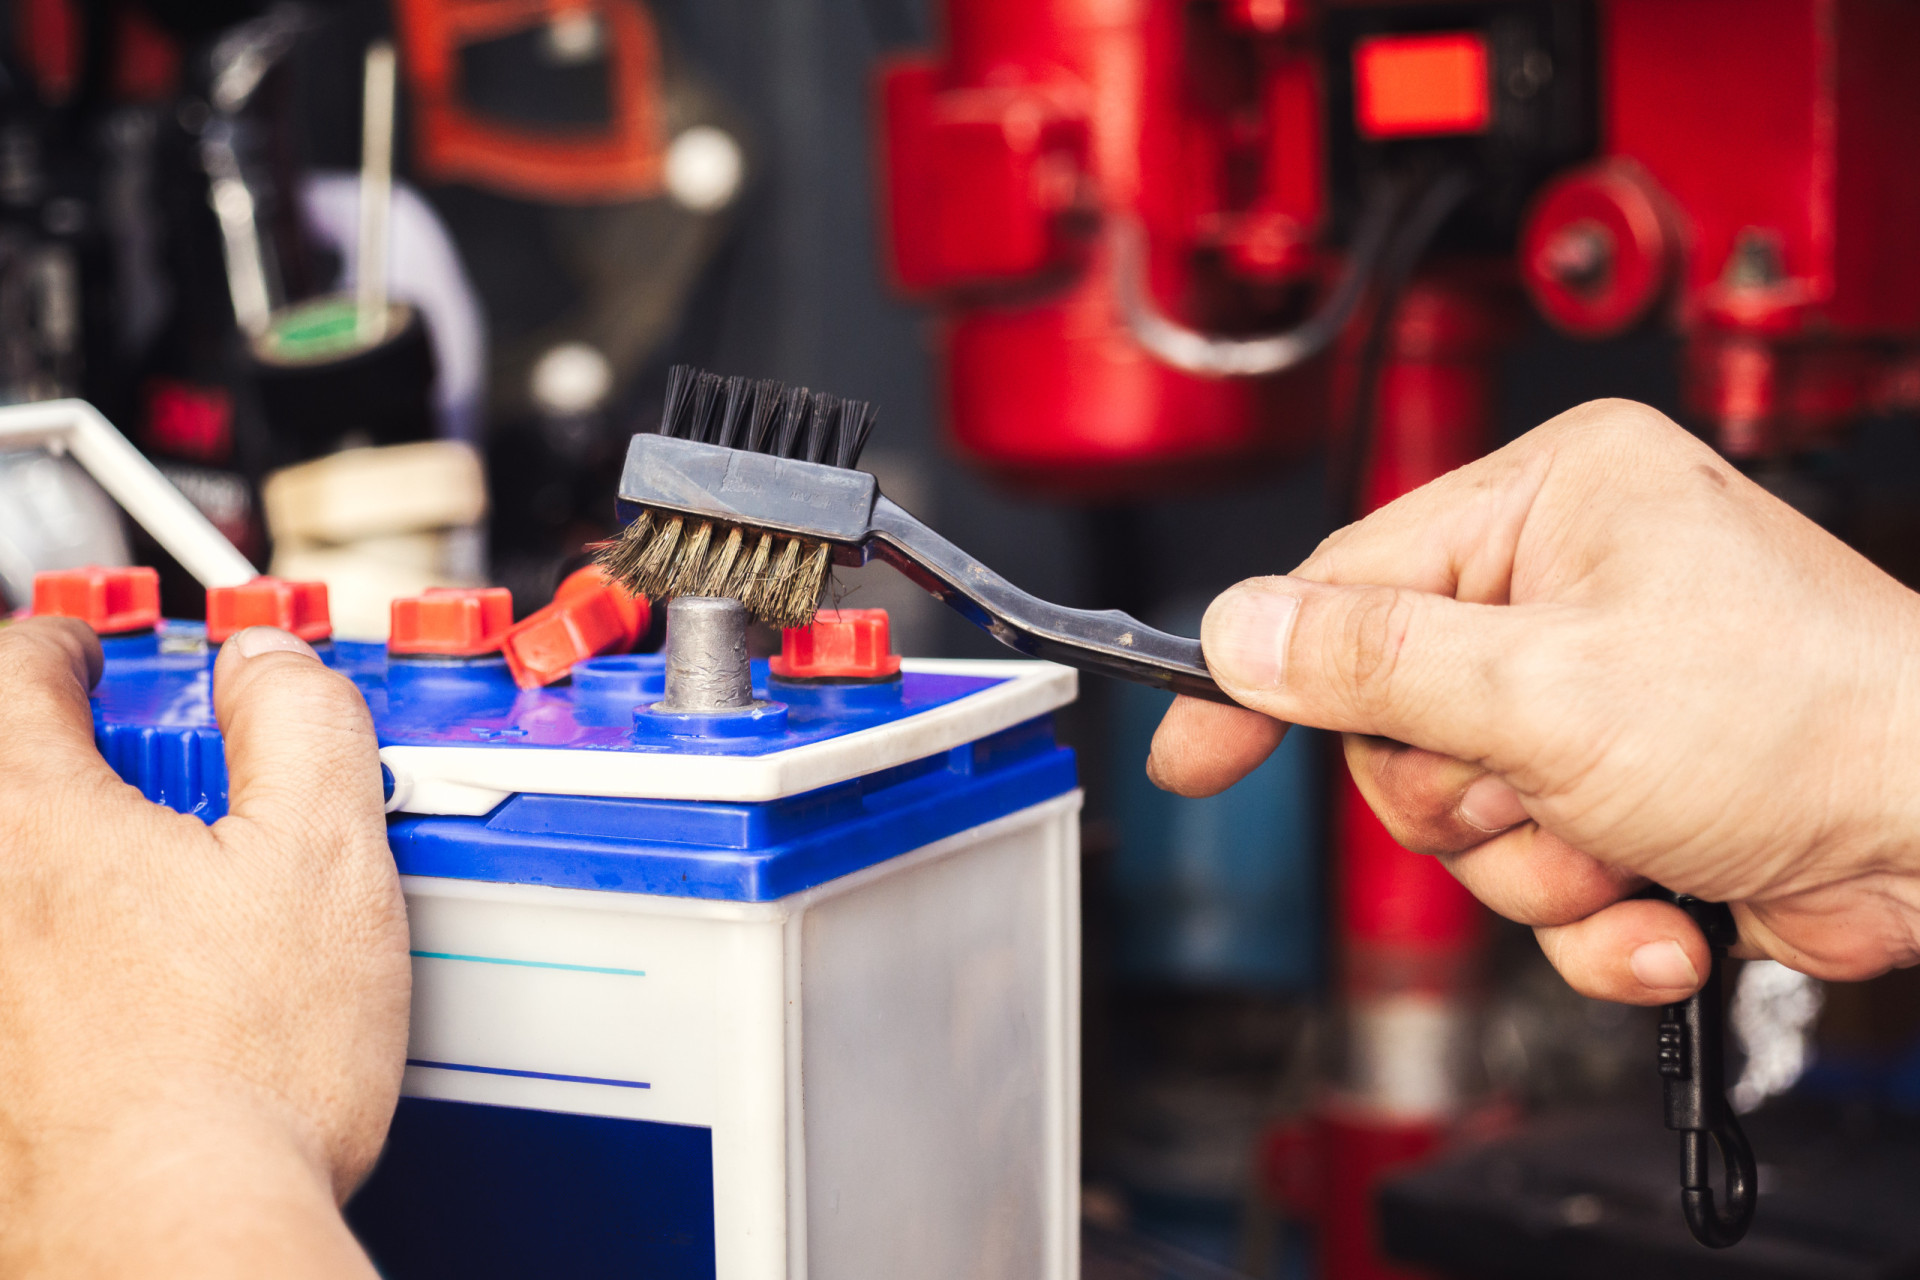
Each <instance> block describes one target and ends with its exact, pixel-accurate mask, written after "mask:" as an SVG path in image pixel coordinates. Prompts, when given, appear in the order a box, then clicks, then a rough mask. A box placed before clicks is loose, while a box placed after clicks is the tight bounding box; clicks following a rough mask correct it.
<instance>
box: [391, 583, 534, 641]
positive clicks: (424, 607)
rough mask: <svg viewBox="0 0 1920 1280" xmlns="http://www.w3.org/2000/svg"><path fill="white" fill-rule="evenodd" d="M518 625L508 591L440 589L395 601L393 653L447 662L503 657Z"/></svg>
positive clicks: (511, 595)
mask: <svg viewBox="0 0 1920 1280" xmlns="http://www.w3.org/2000/svg"><path fill="white" fill-rule="evenodd" d="M512 625H513V593H512V592H510V591H508V590H507V589H506V588H505V587H436V588H434V589H433V590H430V591H425V592H422V593H421V594H419V595H417V596H402V597H401V598H400V599H398V600H395V601H394V602H393V615H392V626H391V628H390V630H389V632H388V636H387V652H388V653H397V654H419V655H425V656H432V657H442V658H478V657H483V656H485V655H486V654H490V653H498V652H499V651H500V642H501V641H502V640H504V639H505V638H506V635H507V629H508V628H509V627H511V626H512Z"/></svg>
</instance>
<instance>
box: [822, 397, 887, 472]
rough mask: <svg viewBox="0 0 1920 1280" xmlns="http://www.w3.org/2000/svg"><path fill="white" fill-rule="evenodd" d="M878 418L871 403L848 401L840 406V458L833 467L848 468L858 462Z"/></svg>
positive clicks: (876, 411)
mask: <svg viewBox="0 0 1920 1280" xmlns="http://www.w3.org/2000/svg"><path fill="white" fill-rule="evenodd" d="M879 416H880V413H879V411H878V410H877V409H875V408H874V407H873V404H872V402H871V401H867V400H849V401H847V402H846V403H845V404H843V405H841V406H840V456H839V457H838V458H836V459H835V460H834V464H833V465H834V466H836V467H849V468H850V467H852V466H853V465H854V464H855V463H857V462H859V461H860V453H861V450H863V449H865V448H866V447H867V437H868V436H870V435H872V434H873V424H874V422H875V421H876V420H877V419H878V418H879Z"/></svg>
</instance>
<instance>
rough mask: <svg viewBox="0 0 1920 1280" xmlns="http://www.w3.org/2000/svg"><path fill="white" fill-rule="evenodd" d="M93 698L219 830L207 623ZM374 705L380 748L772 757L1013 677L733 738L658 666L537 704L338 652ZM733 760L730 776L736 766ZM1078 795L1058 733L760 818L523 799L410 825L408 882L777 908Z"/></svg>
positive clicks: (485, 670) (848, 707) (835, 689)
mask: <svg viewBox="0 0 1920 1280" xmlns="http://www.w3.org/2000/svg"><path fill="white" fill-rule="evenodd" d="M102 647H103V648H104V649H105V652H106V666H105V672H104V674H103V675H102V677H101V680H100V684H99V687H98V688H97V689H96V690H95V696H94V699H93V718H94V732H95V737H96V740H97V741H98V743H99V745H100V750H101V754H102V755H103V756H105V758H106V759H107V761H108V763H109V764H110V765H112V766H113V768H114V770H115V771H116V772H117V773H119V775H120V776H121V777H122V778H124V779H126V781H127V782H129V783H131V784H132V785H134V786H135V787H138V788H139V789H140V790H141V791H142V792H143V793H144V794H145V795H146V796H147V797H148V798H149V799H151V800H153V801H155V802H156V803H159V804H164V805H166V806H168V807H170V808H173V809H176V810H178V811H180V812H182V813H190V814H194V815H196V816H198V817H200V818H201V819H203V820H204V821H207V822H213V821H215V820H217V819H218V818H220V817H221V816H222V815H224V814H225V813H226V807H227V775H226V760H225V755H224V751H223V747H222V744H221V741H220V733H219V728H218V726H217V725H216V724H215V722H214V718H213V710H212V702H211V691H212V681H211V655H210V654H209V653H208V652H207V649H206V646H205V644H204V633H203V632H202V630H201V629H200V628H199V627H198V625H197V624H192V623H175V622H169V623H165V624H163V625H162V627H161V628H160V629H159V631H157V632H155V633H149V634H144V635H136V636H129V637H117V638H110V639H108V640H106V641H104V642H103V646H102ZM322 650H323V657H324V658H325V660H326V661H327V662H328V664H329V665H330V666H333V667H335V668H336V669H337V670H339V671H341V672H343V673H344V674H346V675H348V676H349V677H350V678H352V680H353V681H354V683H355V684H356V685H357V686H359V688H360V690H361V692H362V693H363V694H364V695H365V696H366V699H367V704H368V706H369V708H370V709H371V710H372V712H373V718H374V726H375V730H376V732H377V734H378V736H379V741H380V745H381V746H382V747H383V748H387V747H457V748H461V749H464V750H472V751H488V752H501V751H506V752H512V751H524V750H529V749H536V748H538V749H544V750H548V751H552V750H561V751H582V752H595V753H606V752H618V753H628V754H638V755H673V756H713V757H719V756H727V757H734V758H741V757H765V756H771V755H773V754H774V753H778V752H782V751H791V750H794V749H796V748H801V747H806V746H809V745H811V744H817V743H822V742H826V741H828V740H831V739H834V738H838V737H844V736H846V735H849V734H853V733H857V732H861V731H864V730H870V729H874V728H877V727H879V726H884V725H890V724H897V723H900V722H904V721H908V720H910V719H912V718H913V717H916V716H924V715H926V714H927V713H929V712H931V711H934V710H936V709H938V708H942V707H947V706H949V705H951V704H954V703H956V702H959V701H961V700H964V699H967V698H970V697H977V696H979V695H981V694H983V693H984V692H986V691H987V690H989V689H992V688H994V687H995V686H998V685H1001V684H1003V683H1004V682H1005V681H1006V679H1007V678H1008V677H1006V676H999V675H978V674H948V673H936V672H918V671H907V672H904V673H903V674H902V676H901V678H900V679H899V680H897V681H892V682H886V683H883V684H868V685H845V684H825V683H812V682H807V683H799V682H782V681H778V680H774V681H772V682H769V677H768V673H767V670H766V664H765V663H764V662H756V663H754V664H753V667H754V671H753V679H754V695H755V697H756V699H759V700H762V701H763V702H765V703H766V704H767V706H766V707H764V708H762V710H761V712H760V713H759V714H757V715H754V716H749V717H735V718H732V719H731V720H730V721H728V722H727V723H724V724H719V725H715V724H711V723H706V722H702V721H700V720H699V719H698V718H691V719H690V718H687V717H673V716H662V715H658V714H656V713H654V712H652V711H651V710H650V708H651V706H652V704H653V703H654V702H656V701H657V700H658V699H659V697H660V696H661V691H662V687H663V684H664V679H665V671H664V663H663V660H662V659H661V658H660V657H658V656H657V655H643V656H631V657H614V658H596V659H592V660H590V661H588V662H585V663H582V664H580V665H579V666H578V667H576V668H575V670H574V676H573V679H572V680H571V681H569V682H567V683H564V684H561V685H558V686H554V687H551V688H547V689H539V690H523V689H519V688H517V687H516V686H515V685H514V684H513V682H512V680H511V679H510V678H509V677H508V674H507V671H506V668H505V664H504V663H503V662H501V661H500V660H498V659H479V660H420V659H407V658H395V659H392V660H389V658H388V657H387V654H386V651H385V649H384V647H383V646H380V645H377V644H355V643H351V642H347V641H337V642H334V643H333V644H331V645H326V646H322ZM718 763H719V761H716V764H718ZM1074 786H1075V771H1074V761H1073V753H1072V752H1071V751H1069V750H1067V749H1065V748H1062V747H1060V746H1058V745H1057V744H1056V743H1055V742H1054V739H1053V728H1052V717H1051V716H1050V715H1039V716H1035V717H1030V718H1027V719H1024V720H1021V721H1019V722H1018V723H1014V724H1012V725H1010V726H1007V727H1004V728H999V729H997V730H995V731H993V732H990V733H987V734H985V735H984V736H982V737H980V738H978V739H976V740H974V741H970V742H966V743H964V744H960V745H956V746H953V747H951V748H949V749H947V750H943V751H941V752H939V753H937V754H934V755H929V756H924V757H921V758H918V759H912V760H906V761H901V762H898V763H892V764H889V765H887V766H886V767H882V768H877V769H875V770H873V771H871V772H869V773H866V774H864V775H863V776H859V777H854V778H849V779H846V780H844V781H840V782H836V783H833V784H832V785H828V786H824V787H820V788H817V789H814V790H811V791H807V792H804V793H802V794H798V795H792V796H785V797H781V798H778V799H772V800H765V801H758V802H738V803H736V802H728V801H713V800H684V799H647V798H636V797H632V796H567V795H550V794H514V795H510V796H508V798H506V799H505V800H504V801H502V802H501V803H499V804H498V805H497V806H495V807H494V809H493V810H492V811H491V812H489V813H486V814H481V815H475V816H446V815H401V814H396V815H394V816H393V817H392V819H391V820H390V822H389V827H388V837H389V840H390V842H391V844H392V846H393V851H394V857H395V860H396V862H397V863H398V864H399V868H400V871H401V873H402V874H407V875H425V876H443V877H449V878H455V879H471V880H490V881H501V882H507V883H514V884H541V885H556V886H567V887H573V888H585V889H602V890H612V891H617V892H630V893H653V894H669V895H675V896H683V897H697V898H720V899H729V900H735V901H766V900H770V899H774V898H779V897H783V896H785V895H787V894H790V893H795V892H798V891H800V890H802V889H806V888H809V887H811V886H813V885H816V884H820V883H822V882H824V881H827V880H830V879H833V878H835V877H837V876H841V875H845V874H848V873H849V872H852V871H856V870H859V869H860V868H862V867H866V866H870V865H872V864H874V863H876V862H880V861H883V860H885V859H887V858H890V857H894V856H897V855H898V854H901V853H905V852H908V851H910V850H912V849H916V848H920V847H922V846H924V845H927V844H930V843H932V842H933V841H936V840H940V839H943V838H945V837H947V836H949V835H953V834H956V833H958V832H960V831H963V830H967V829H969V828H972V827H976V826H979V825H981V824H982V823H985V822H989V821H992V820H993V819H995V818H998V817H1002V816H1004V815H1006V814H1009V813H1013V812H1015V811H1017V810H1019V809H1022V808H1025V807H1027V806H1029V805H1032V804H1035V803H1038V802H1039V801H1041V800H1045V799H1048V798H1051V797H1053V796H1057V795H1061V794H1063V793H1065V792H1067V791H1070V790H1072V789H1073V787H1074Z"/></svg>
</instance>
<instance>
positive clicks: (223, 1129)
mask: <svg viewBox="0 0 1920 1280" xmlns="http://www.w3.org/2000/svg"><path fill="white" fill-rule="evenodd" d="M288 1112H289V1109H288V1108H286V1107H284V1106H282V1105H277V1104H276V1103H275V1102H274V1101H272V1100H269V1099H257V1098H253V1097H251V1096H249V1094H248V1093H247V1091H245V1090H243V1089H236V1090H230V1091H227V1092H225V1093H224V1094H222V1095H221V1096H218V1097H205V1096H202V1097H198V1098H195V1097H188V1096H173V1097H170V1098H168V1099H167V1100H166V1101H164V1102H158V1101H154V1100H139V1101H123V1102H119V1103H116V1102H114V1101H112V1100H109V1099H99V1100H98V1105H97V1106H95V1107H93V1108H91V1109H90V1110H88V1111H86V1112H77V1113H75V1114H74V1115H73V1116H72V1117H70V1118H69V1117H62V1116H60V1115H49V1116H46V1117H43V1118H37V1119H35V1118H18V1117H13V1116H9V1117H7V1129H8V1132H7V1133H6V1134H5V1139H6V1141H5V1144H4V1145H5V1154H4V1155H3V1156H0V1170H3V1171H4V1172H3V1173H0V1273H4V1274H6V1275H23V1276H35V1275H49V1276H52V1275H76V1274H80V1275H100V1276H120V1275H126V1276H173V1275H178V1276H183V1277H184V1276H199V1277H221V1276H227V1275H232V1276H236V1277H238V1276H253V1275H281V1276H304V1275H308V1274H311V1275H315V1276H319V1275H342V1274H350V1273H351V1272H350V1271H348V1270H346V1269H344V1268H345V1267H346V1266H347V1265H351V1266H352V1267H355V1268H358V1269H359V1270H361V1271H362V1272H364V1273H366V1274H371V1272H370V1269H369V1268H367V1266H366V1263H365V1259H364V1256H363V1255H361V1254H360V1251H359V1249H358V1246H357V1245H355V1243H354V1242H353V1239H352V1237H351V1235H350V1234H348V1232H347V1230H346V1227H345V1224H344V1223H343V1222H342V1221H341V1219H340V1216H339V1212H338V1209H337V1207H336V1205H335V1202H334V1196H333V1184H332V1179H331V1176H330V1171H329V1169H328V1168H327V1166H326V1162H325V1161H324V1159H323V1158H322V1157H321V1155H320V1151H319V1146H318V1144H317V1143H315V1142H313V1141H311V1140H309V1139H308V1138H307V1137H306V1136H305V1135H304V1134H303V1133H302V1131H301V1130H302V1126H301V1125H300V1124H299V1123H298V1122H297V1121H296V1120H295V1119H294V1118H293V1117H292V1116H291V1115H290V1114H288Z"/></svg>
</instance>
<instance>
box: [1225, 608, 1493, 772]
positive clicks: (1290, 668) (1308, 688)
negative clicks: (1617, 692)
mask: <svg viewBox="0 0 1920 1280" xmlns="http://www.w3.org/2000/svg"><path fill="white" fill-rule="evenodd" d="M1519 626H1520V623H1519V622H1518V621H1517V620H1516V618H1515V611H1514V607H1513V606H1509V605H1482V604H1463V603H1461V602H1460V601H1457V600H1454V599H1451V598H1449V597H1447V596H1440V595H1434V594H1432V593H1430V592H1425V591H1413V590H1409V589H1406V588H1403V587H1374V586H1358V587H1356V586H1332V585H1328V584H1325V583H1318V582H1307V581H1304V580H1302V579H1299V578H1254V579H1250V580H1249V581H1246V582H1242V583H1240V584H1239V585H1237V586H1234V587H1232V588H1230V589H1228V590H1227V591H1226V592H1224V593H1223V594H1221V595H1220V596H1219V597H1218V598H1217V599H1215V600H1214V602H1213V604H1212V605H1211V606H1209V607H1208V609H1207V615H1206V619H1205V620H1204V621H1203V622H1202V624H1201V629H1200V644H1201V648H1202V650H1203V651H1204V652H1205V654H1206V659H1207V667H1208V669H1209V670H1210V671H1211V672H1212V673H1213V676H1214V679H1215V680H1217V681H1218V682H1219V684H1220V687H1221V688H1222V689H1224V690H1225V691H1226V692H1227V693H1228V694H1230V695H1231V696H1232V697H1233V698H1234V700H1235V701H1237V702H1240V703H1241V704H1243V705H1245V706H1248V707H1251V708H1253V709H1254V710H1255V711H1263V712H1265V713H1266V714H1268V715H1270V716H1273V717H1274V718H1275V719H1279V720H1286V721H1289V722H1291V723H1294V724H1305V725H1312V726H1314V727H1315V728H1321V729H1335V730H1339V731H1341V732H1343V733H1364V734H1374V735H1378V736H1381V737H1387V738H1392V739H1394V740H1396V741H1398V742H1404V743H1407V744H1409V745H1412V746H1417V747H1423V748H1425V749H1426V750H1428V751H1436V752H1439V753H1440V754H1442V755H1447V756H1453V757H1455V758H1456V759H1461V760H1480V759H1484V758H1485V757H1486V756H1487V755H1488V754H1489V753H1490V752H1491V750H1492V749H1493V745H1494V743H1495V742H1496V741H1497V740H1498V738H1499V736H1500V730H1501V726H1502V722H1503V720H1504V719H1505V717H1504V715H1503V707H1504V704H1505V701H1506V691H1507V685H1506V682H1505V681H1504V680H1503V678H1502V677H1503V673H1504V666H1505V655H1506V654H1507V653H1508V652H1509V651H1510V644H1511V641H1512V639H1513V637H1514V636H1515V635H1516V634H1517V632H1518V629H1519Z"/></svg>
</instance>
